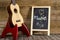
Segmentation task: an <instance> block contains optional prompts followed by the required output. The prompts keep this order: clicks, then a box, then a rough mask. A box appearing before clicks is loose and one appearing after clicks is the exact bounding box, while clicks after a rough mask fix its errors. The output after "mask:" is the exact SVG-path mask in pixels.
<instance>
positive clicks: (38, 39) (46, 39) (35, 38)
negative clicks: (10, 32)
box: [0, 35, 60, 40]
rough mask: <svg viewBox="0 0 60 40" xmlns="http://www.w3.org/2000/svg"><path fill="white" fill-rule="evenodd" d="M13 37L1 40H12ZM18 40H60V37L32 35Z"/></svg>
mask: <svg viewBox="0 0 60 40" xmlns="http://www.w3.org/2000/svg"><path fill="white" fill-rule="evenodd" d="M12 39H13V38H12V36H6V38H0V40H12ZM17 40H60V35H50V36H47V35H32V36H30V37H27V36H23V35H22V36H18V39H17Z"/></svg>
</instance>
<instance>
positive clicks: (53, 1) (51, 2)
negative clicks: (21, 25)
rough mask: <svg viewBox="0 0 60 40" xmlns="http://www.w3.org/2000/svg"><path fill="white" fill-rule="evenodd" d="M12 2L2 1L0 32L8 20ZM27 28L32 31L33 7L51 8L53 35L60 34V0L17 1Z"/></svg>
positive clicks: (0, 5) (0, 2) (0, 1)
mask: <svg viewBox="0 0 60 40" xmlns="http://www.w3.org/2000/svg"><path fill="white" fill-rule="evenodd" d="M10 2H11V0H0V30H3V28H4V27H5V25H6V23H7V20H8V12H7V6H8V5H9V4H10ZM16 2H17V3H18V4H19V6H20V12H21V14H22V16H23V18H24V21H25V23H26V24H27V27H28V28H29V30H30V27H31V26H30V25H31V8H32V6H51V18H50V19H51V26H50V27H51V33H52V34H60V0H16Z"/></svg>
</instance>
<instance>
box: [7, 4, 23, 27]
mask: <svg viewBox="0 0 60 40" xmlns="http://www.w3.org/2000/svg"><path fill="white" fill-rule="evenodd" d="M7 10H8V13H9V18H8V21H9V23H10V24H11V26H14V25H16V24H17V26H18V27H21V26H22V24H23V23H24V21H23V17H22V15H21V14H20V10H19V6H18V4H15V5H13V4H10V6H8V8H7Z"/></svg>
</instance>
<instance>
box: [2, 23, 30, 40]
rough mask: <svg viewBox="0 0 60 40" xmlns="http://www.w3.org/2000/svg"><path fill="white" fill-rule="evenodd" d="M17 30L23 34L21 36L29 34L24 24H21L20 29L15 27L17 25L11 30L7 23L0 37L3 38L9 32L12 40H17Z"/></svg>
mask: <svg viewBox="0 0 60 40" xmlns="http://www.w3.org/2000/svg"><path fill="white" fill-rule="evenodd" d="M18 29H20V30H21V31H22V32H23V34H26V35H27V36H30V33H29V31H28V29H27V27H26V25H25V24H22V27H20V28H18V27H17V24H16V25H15V26H14V27H13V28H11V27H10V25H9V23H7V25H6V27H5V29H4V30H3V32H2V35H1V37H2V38H4V37H5V35H6V34H7V33H9V32H10V33H12V36H13V40H17V38H18Z"/></svg>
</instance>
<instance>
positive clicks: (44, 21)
mask: <svg viewBox="0 0 60 40" xmlns="http://www.w3.org/2000/svg"><path fill="white" fill-rule="evenodd" d="M33 12H34V14H33V29H47V28H48V12H49V10H48V8H34V11H33Z"/></svg>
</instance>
